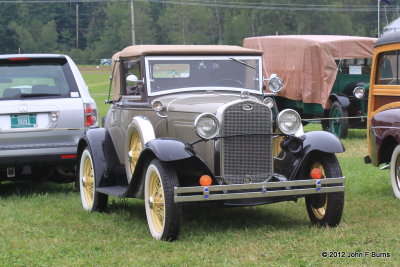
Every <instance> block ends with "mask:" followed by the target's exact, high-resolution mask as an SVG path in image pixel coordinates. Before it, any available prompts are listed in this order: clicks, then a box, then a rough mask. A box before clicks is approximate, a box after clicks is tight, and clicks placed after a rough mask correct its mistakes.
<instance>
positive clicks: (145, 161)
mask: <svg viewBox="0 0 400 267" xmlns="http://www.w3.org/2000/svg"><path fill="white" fill-rule="evenodd" d="M153 159H158V160H160V161H163V162H169V163H171V164H174V165H175V166H179V164H180V163H182V164H184V163H185V162H186V161H185V160H187V159H191V160H193V161H195V164H197V166H200V168H201V169H203V170H204V171H205V172H207V173H209V174H211V171H210V170H209V169H208V167H207V165H206V164H205V163H204V161H203V160H202V159H201V158H200V157H198V155H197V154H196V153H195V152H194V150H193V149H192V147H191V146H190V145H188V144H185V143H183V142H182V141H179V140H176V139H172V138H157V139H153V140H151V141H149V142H147V143H146V144H145V146H144V148H143V150H142V152H141V153H140V156H139V159H138V162H137V164H136V168H135V171H134V172H133V175H132V179H131V183H130V185H129V189H128V190H127V193H126V196H127V197H136V198H143V193H144V192H143V189H144V174H145V172H146V168H147V166H148V165H149V163H150V161H151V160H153Z"/></svg>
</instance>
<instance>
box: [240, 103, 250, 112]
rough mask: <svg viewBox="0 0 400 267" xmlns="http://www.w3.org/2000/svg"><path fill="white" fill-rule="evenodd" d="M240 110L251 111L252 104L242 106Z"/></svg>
mask: <svg viewBox="0 0 400 267" xmlns="http://www.w3.org/2000/svg"><path fill="white" fill-rule="evenodd" d="M242 109H243V110H245V111H250V110H253V105H252V104H243V105H242Z"/></svg>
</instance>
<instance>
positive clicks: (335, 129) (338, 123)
mask: <svg viewBox="0 0 400 267" xmlns="http://www.w3.org/2000/svg"><path fill="white" fill-rule="evenodd" d="M329 117H330V118H331V119H330V120H329V132H331V133H333V134H334V135H336V136H337V137H338V138H346V137H347V131H348V129H349V120H348V119H340V118H342V117H348V112H347V109H344V108H342V106H341V105H340V103H339V102H338V101H335V102H333V104H332V106H331V110H330V112H329Z"/></svg>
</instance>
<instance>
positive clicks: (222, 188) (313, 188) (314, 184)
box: [174, 177, 346, 203]
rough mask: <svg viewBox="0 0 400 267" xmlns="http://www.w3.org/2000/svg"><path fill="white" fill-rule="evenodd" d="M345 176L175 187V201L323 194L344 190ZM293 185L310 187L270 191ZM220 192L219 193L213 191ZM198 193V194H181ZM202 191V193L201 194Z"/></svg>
mask: <svg viewBox="0 0 400 267" xmlns="http://www.w3.org/2000/svg"><path fill="white" fill-rule="evenodd" d="M345 179H346V178H345V177H338V178H328V179H316V180H297V181H286V182H266V183H255V184H235V185H213V186H196V187H175V188H174V201H175V203H180V202H197V201H208V200H230V199H246V198H269V197H279V196H301V195H309V194H321V193H331V192H344V190H345V186H344V184H345ZM329 184H338V185H336V186H331V187H323V186H322V185H329ZM291 186H308V188H298V189H285V190H274V191H268V189H270V188H280V187H284V188H288V187H291ZM249 189H259V190H261V191H257V192H244V193H226V191H227V190H249ZM212 192H219V193H214V194H213V193H212ZM190 193H197V194H196V195H184V196H182V195H179V194H190ZM199 193H201V194H199Z"/></svg>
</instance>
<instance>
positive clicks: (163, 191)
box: [144, 160, 182, 241]
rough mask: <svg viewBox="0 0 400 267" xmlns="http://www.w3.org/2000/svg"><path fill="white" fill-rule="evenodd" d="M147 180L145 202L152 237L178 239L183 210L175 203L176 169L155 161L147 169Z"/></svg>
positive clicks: (168, 239) (169, 239)
mask: <svg viewBox="0 0 400 267" xmlns="http://www.w3.org/2000/svg"><path fill="white" fill-rule="evenodd" d="M145 179H146V180H145V191H144V201H145V207H146V216H147V223H148V225H149V229H150V232H151V235H152V236H153V238H154V239H157V240H159V239H161V240H165V241H171V240H174V239H177V238H178V235H179V229H180V223H181V218H182V209H181V206H180V205H179V204H175V202H174V187H175V186H178V177H177V174H176V171H175V169H174V168H173V167H172V166H170V165H168V164H166V163H164V162H161V161H159V160H153V161H151V162H150V164H149V166H148V168H147V171H146V176H145Z"/></svg>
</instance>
